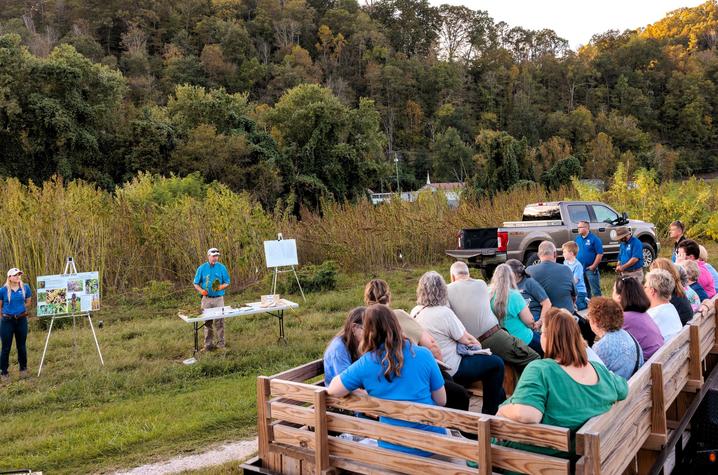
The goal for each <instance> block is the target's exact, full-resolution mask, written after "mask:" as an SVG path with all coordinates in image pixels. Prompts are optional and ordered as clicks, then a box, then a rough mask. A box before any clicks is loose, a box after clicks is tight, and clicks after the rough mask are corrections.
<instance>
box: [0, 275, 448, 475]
mask: <svg viewBox="0 0 718 475" xmlns="http://www.w3.org/2000/svg"><path fill="white" fill-rule="evenodd" d="M424 270H425V269H422V270H398V271H393V272H387V273H382V274H381V277H383V278H386V279H387V280H388V281H389V283H390V285H391V286H392V289H393V290H394V292H395V302H396V305H397V306H400V307H403V308H409V309H410V308H411V307H413V301H414V299H415V288H416V282H417V280H418V277H419V276H420V275H421V273H422V272H423V271H424ZM439 270H441V271H444V272H443V273H447V272H446V271H447V270H448V264H447V265H444V266H442V268H441V269H439ZM374 276H375V275H373V274H352V275H344V274H343V275H340V276H339V280H338V287H337V290H335V291H328V292H323V293H315V294H308V295H307V303H306V304H304V303H303V302H301V297H300V296H297V295H292V296H288V298H290V299H291V300H294V301H296V302H299V303H300V308H299V310H298V311H297V312H296V313H292V312H287V313H285V322H286V332H287V338H288V344H287V345H286V346H285V345H283V344H278V343H277V336H278V325H277V320H276V319H275V318H273V317H270V316H268V315H256V316H249V317H238V318H233V319H227V320H226V321H225V332H226V340H227V344H228V348H227V350H226V351H221V350H220V351H216V352H213V353H209V354H202V355H201V356H200V357H199V362H198V363H196V364H194V365H191V366H185V365H183V364H182V360H183V359H185V358H188V357H189V356H191V355H192V348H193V337H192V326H191V325H190V324H186V323H184V322H183V321H182V320H180V319H179V318H178V317H177V311H178V309H180V308H185V309H187V308H192V307H193V306H194V304H197V305H198V299H197V298H196V297H195V294H194V293H192V292H190V291H187V292H180V293H171V294H170V295H162V292H161V289H160V291H156V290H150V291H146V292H144V295H134V296H131V297H127V296H125V297H121V298H120V297H117V296H115V297H113V296H112V295H107V296H106V297H107V298H106V299H105V301H104V302H103V304H104V307H103V309H102V311H101V312H99V313H98V314H96V315H95V317H94V322H95V325H97V323H98V321H99V320H103V321H104V328H102V329H98V330H97V331H98V338H99V340H100V345H101V348H102V352H103V356H104V358H105V366H104V367H101V366H100V363H99V359H98V356H97V352H96V350H95V347H94V342H93V340H92V334H91V332H90V329H89V327H88V326H87V324H86V323H80V320H79V319H78V327H77V329H76V330H75V331H73V329H72V325H71V324H70V323H71V322H70V321H66V322H65V323H64V325H63V326H62V328H60V329H57V330H53V333H52V337H51V340H50V346H49V349H48V354H47V358H46V362H45V367H44V368H43V372H42V375H41V376H40V377H37V376H36V374H37V368H38V365H39V362H40V357H41V355H42V348H43V345H44V341H45V336H46V335H47V332H46V331H45V330H44V329H42V328H41V327H40V324H39V322H38V321H37V320H36V319H35V320H33V321H32V322H31V332H30V335H29V337H28V353H29V369H30V372H31V377H30V378H29V379H27V380H22V381H18V380H17V364H16V363H14V364H12V363H13V360H16V353H15V351H14V349H13V352H12V354H11V364H12V366H11V376H12V378H13V382H12V383H11V384H10V385H7V386H4V387H1V388H0V440H2V441H3V443H2V444H0V470H3V469H11V468H31V469H33V470H43V471H44V472H45V473H52V474H56V473H60V474H62V473H86V472H102V471H108V470H112V469H117V468H127V467H132V466H136V465H140V464H144V463H148V462H152V461H156V460H162V459H165V458H169V457H172V456H176V455H181V454H183V453H191V451H193V450H200V449H204V448H205V447H207V446H208V445H211V444H212V443H215V442H221V441H225V440H235V439H240V438H244V437H250V436H252V435H253V434H254V433H255V421H256V408H255V399H256V398H255V380H256V377H257V375H262V374H264V375H269V374H273V373H276V372H279V371H281V370H284V369H287V368H291V367H294V366H298V365H300V364H303V363H306V362H308V361H310V360H312V359H316V358H318V357H320V356H321V354H322V352H323V350H324V347H325V345H326V343H327V342H328V341H329V340H330V339H331V337H332V336H333V335H334V334H335V333H336V332H337V330H338V329H339V328H340V327H341V325H342V323H343V319H344V317H345V315H346V313H347V312H348V310H350V309H351V308H353V307H355V306H357V305H360V304H361V303H362V295H363V287H364V284H365V283H366V282H367V281H368V280H369V279H370V278H372V277H374ZM265 287H266V285H265V284H258V285H255V286H253V287H251V288H249V289H247V290H246V291H244V292H243V293H241V294H230V295H229V296H228V297H227V298H226V303H227V304H231V305H234V306H237V305H239V304H240V303H242V302H249V301H254V300H257V299H258V297H259V295H260V294H262V293H267V290H268V288H265ZM73 342H75V343H73Z"/></svg>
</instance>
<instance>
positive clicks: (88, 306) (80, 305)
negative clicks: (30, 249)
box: [37, 272, 100, 317]
mask: <svg viewBox="0 0 718 475" xmlns="http://www.w3.org/2000/svg"><path fill="white" fill-rule="evenodd" d="M99 309H100V273H99V272H80V273H77V274H59V275H41V276H39V277H38V278H37V316H38V317H53V316H57V315H68V314H76V313H88V312H94V311H96V310H99Z"/></svg>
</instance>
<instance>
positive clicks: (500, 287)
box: [489, 264, 543, 357]
mask: <svg viewBox="0 0 718 475" xmlns="http://www.w3.org/2000/svg"><path fill="white" fill-rule="evenodd" d="M489 296H490V297H491V311H492V312H494V315H496V318H498V320H499V324H500V325H501V326H502V327H503V328H504V329H505V330H506V331H507V332H508V333H509V334H511V335H513V336H515V337H516V338H518V339H519V340H521V341H523V342H524V343H526V344H527V345H528V346H529V347H530V348H531V349H532V350H534V351H535V352H536V353H538V354H539V355H540V356H542V357H543V349H542V348H541V334H540V333H539V332H537V331H534V324H535V322H534V317H533V315H532V314H531V310H530V309H529V306H528V305H527V304H526V300H524V298H523V296H522V295H521V292H520V291H519V290H518V287H517V286H516V277H515V276H514V271H513V270H512V269H511V267H509V266H508V265H507V264H501V265H499V266H498V267H497V268H496V270H495V271H494V276H493V277H492V278H491V292H490V294H489Z"/></svg>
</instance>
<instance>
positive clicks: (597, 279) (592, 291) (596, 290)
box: [576, 221, 603, 298]
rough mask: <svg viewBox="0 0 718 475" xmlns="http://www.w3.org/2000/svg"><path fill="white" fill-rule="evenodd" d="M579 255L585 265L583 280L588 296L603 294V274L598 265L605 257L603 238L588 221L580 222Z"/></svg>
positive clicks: (577, 238)
mask: <svg viewBox="0 0 718 475" xmlns="http://www.w3.org/2000/svg"><path fill="white" fill-rule="evenodd" d="M576 244H577V245H578V256H576V259H578V261H579V262H580V263H581V265H582V266H583V280H584V281H585V282H586V294H587V295H586V296H587V297H588V298H591V297H599V296H601V275H600V274H599V273H598V265H599V264H600V263H601V260H602V259H603V244H602V243H601V240H600V239H599V238H598V237H596V235H595V234H593V233H592V232H591V228H590V226H589V224H588V221H579V222H578V236H576Z"/></svg>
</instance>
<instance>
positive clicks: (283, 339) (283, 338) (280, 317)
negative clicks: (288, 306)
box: [273, 310, 287, 345]
mask: <svg viewBox="0 0 718 475" xmlns="http://www.w3.org/2000/svg"><path fill="white" fill-rule="evenodd" d="M273 315H274V316H275V317H277V320H279V339H278V340H277V341H279V342H281V343H284V344H285V345H286V344H287V338H286V336H285V335H284V310H280V311H279V312H277V313H276V314H273Z"/></svg>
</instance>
